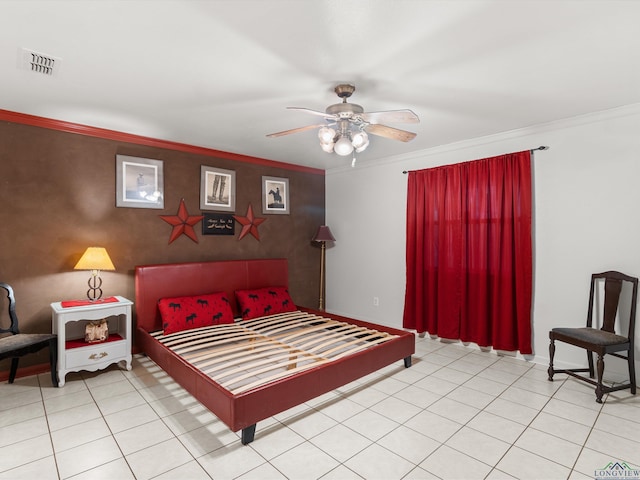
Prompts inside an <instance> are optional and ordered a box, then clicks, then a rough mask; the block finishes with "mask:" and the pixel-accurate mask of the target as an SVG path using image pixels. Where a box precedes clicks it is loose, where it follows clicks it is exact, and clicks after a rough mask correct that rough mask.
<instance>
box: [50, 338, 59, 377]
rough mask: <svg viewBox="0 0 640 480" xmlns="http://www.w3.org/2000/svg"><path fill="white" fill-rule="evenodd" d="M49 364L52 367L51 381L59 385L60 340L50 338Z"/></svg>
mask: <svg viewBox="0 0 640 480" xmlns="http://www.w3.org/2000/svg"><path fill="white" fill-rule="evenodd" d="M49 365H50V367H51V383H52V384H53V386H54V387H57V386H58V340H57V339H56V338H53V339H51V340H49Z"/></svg>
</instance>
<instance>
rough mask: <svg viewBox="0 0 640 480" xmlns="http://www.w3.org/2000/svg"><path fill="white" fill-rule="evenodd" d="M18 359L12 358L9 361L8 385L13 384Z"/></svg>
mask: <svg viewBox="0 0 640 480" xmlns="http://www.w3.org/2000/svg"><path fill="white" fill-rule="evenodd" d="M19 361H20V357H13V358H12V359H11V370H9V383H13V381H14V380H15V379H16V373H18V362H19Z"/></svg>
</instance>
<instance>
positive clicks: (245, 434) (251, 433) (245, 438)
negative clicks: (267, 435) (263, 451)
mask: <svg viewBox="0 0 640 480" xmlns="http://www.w3.org/2000/svg"><path fill="white" fill-rule="evenodd" d="M255 435H256V424H255V423H254V424H253V425H251V426H249V427H247V428H243V429H242V444H243V445H247V444H248V443H251V442H253V437H255Z"/></svg>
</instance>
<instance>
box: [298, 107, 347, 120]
mask: <svg viewBox="0 0 640 480" xmlns="http://www.w3.org/2000/svg"><path fill="white" fill-rule="evenodd" d="M287 109H288V110H300V111H301V112H305V113H310V114H312V115H318V116H319V117H324V118H330V119H332V120H335V119H336V118H337V115H336V114H333V113H325V112H319V111H318V110H311V109H310V108H304V107H287Z"/></svg>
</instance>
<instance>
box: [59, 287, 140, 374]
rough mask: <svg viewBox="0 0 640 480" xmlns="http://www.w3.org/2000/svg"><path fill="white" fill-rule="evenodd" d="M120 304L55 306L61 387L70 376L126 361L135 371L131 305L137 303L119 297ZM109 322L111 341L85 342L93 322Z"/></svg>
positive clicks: (102, 303) (127, 367) (128, 368)
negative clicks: (87, 325) (103, 320)
mask: <svg viewBox="0 0 640 480" xmlns="http://www.w3.org/2000/svg"><path fill="white" fill-rule="evenodd" d="M115 298H116V299H117V300H118V301H117V302H101V303H92V304H89V305H80V306H73V307H63V306H62V302H55V303H52V304H51V311H52V315H53V317H52V327H53V333H56V334H57V335H58V386H59V387H62V386H64V377H65V376H66V375H67V373H70V372H78V371H80V370H89V371H92V372H93V371H96V370H100V369H103V368H106V367H108V366H109V365H111V364H112V363H116V362H124V364H125V367H126V369H127V370H131V306H132V305H133V302H132V301H131V300H127V299H126V298H124V297H115ZM103 318H104V319H107V321H108V323H109V339H108V340H107V341H105V342H100V343H87V342H85V341H84V332H85V324H86V323H87V321H89V320H101V319H103Z"/></svg>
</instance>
